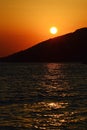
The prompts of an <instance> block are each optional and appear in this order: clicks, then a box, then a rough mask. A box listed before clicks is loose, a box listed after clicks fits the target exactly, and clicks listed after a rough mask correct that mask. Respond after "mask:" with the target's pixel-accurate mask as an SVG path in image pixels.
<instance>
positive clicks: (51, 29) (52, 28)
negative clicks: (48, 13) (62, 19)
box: [50, 27, 58, 34]
mask: <svg viewBox="0 0 87 130" xmlns="http://www.w3.org/2000/svg"><path fill="white" fill-rule="evenodd" d="M57 31H58V29H57V28H56V27H51V28H50V33H51V34H56V33H57Z"/></svg>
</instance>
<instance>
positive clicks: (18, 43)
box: [0, 0, 87, 56]
mask: <svg viewBox="0 0 87 130" xmlns="http://www.w3.org/2000/svg"><path fill="white" fill-rule="evenodd" d="M52 26H56V27H57V28H58V33H57V34H56V35H55V36H57V35H62V34H65V33H68V32H71V31H74V30H76V29H78V28H81V27H87V0H0V56H6V55H9V54H12V53H14V52H17V51H20V50H24V49H25V48H28V47H30V46H33V45H35V44H36V43H38V42H40V41H43V40H46V39H49V38H51V37H53V36H52V35H51V34H50V33H49V29H50V27H52Z"/></svg>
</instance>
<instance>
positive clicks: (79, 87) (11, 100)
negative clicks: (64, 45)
mask: <svg viewBox="0 0 87 130" xmlns="http://www.w3.org/2000/svg"><path fill="white" fill-rule="evenodd" d="M10 129H11V130H35V129H38V130H77V129H78V130H87V65H84V64H79V63H66V64H65V63H0V130H10Z"/></svg>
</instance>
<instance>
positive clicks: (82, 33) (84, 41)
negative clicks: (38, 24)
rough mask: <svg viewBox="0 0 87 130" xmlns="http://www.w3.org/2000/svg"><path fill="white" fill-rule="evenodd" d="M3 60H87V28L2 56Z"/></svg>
mask: <svg viewBox="0 0 87 130" xmlns="http://www.w3.org/2000/svg"><path fill="white" fill-rule="evenodd" d="M0 61H3V62H82V61H85V62H86V61H87V28H81V29H78V30H76V31H75V32H72V33H68V34H66V35H62V36H59V37H55V38H52V39H48V40H46V41H43V42H41V43H39V44H37V45H35V46H33V47H31V48H28V49H27V50H24V51H21V52H18V53H15V54H12V55H10V56H7V57H4V58H1V59H0Z"/></svg>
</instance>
